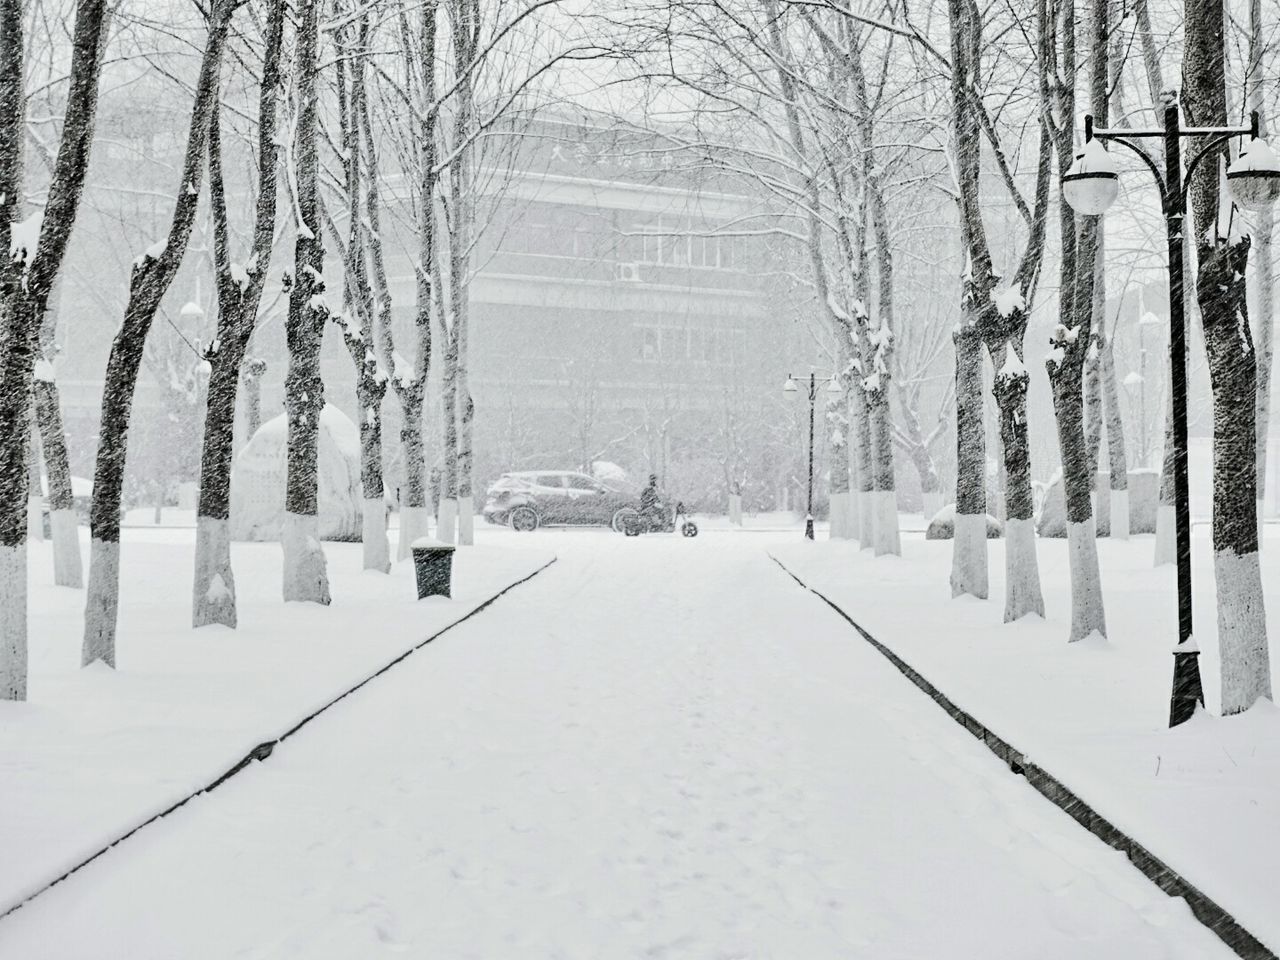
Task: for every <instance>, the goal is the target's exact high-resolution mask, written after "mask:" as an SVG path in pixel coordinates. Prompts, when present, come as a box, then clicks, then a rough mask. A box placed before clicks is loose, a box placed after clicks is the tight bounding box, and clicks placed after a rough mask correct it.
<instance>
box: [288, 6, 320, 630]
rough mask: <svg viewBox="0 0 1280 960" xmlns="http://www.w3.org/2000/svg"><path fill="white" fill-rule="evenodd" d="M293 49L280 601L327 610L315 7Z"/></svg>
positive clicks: (302, 11)
mask: <svg viewBox="0 0 1280 960" xmlns="http://www.w3.org/2000/svg"><path fill="white" fill-rule="evenodd" d="M298 15H299V22H298V32H297V39H296V42H295V50H294V74H295V77H296V83H297V91H296V96H295V116H294V136H293V156H292V157H291V158H290V159H289V162H288V167H289V172H290V175H291V178H292V184H293V191H292V192H293V200H294V219H295V222H296V226H297V233H296V236H295V240H294V247H293V274H292V276H291V278H290V288H289V316H288V319H287V320H286V322H285V341H286V343H287V345H288V348H289V370H288V373H287V374H286V375H285V390H284V396H285V410H286V412H287V415H288V425H289V426H288V437H289V441H288V442H289V446H288V467H287V476H286V479H285V499H284V510H285V514H284V527H283V530H282V533H281V542H282V544H283V547H284V598H285V600H304V601H310V602H312V603H322V604H327V603H329V600H330V597H329V574H328V570H327V565H326V563H325V557H324V551H323V550H322V549H321V547H320V538H319V519H318V517H317V510H318V500H317V498H318V488H317V484H318V475H317V470H316V468H317V457H318V445H319V434H320V414H321V412H322V411H323V410H324V381H323V380H321V378H320V341H321V338H322V337H323V336H324V328H325V323H326V322H327V321H328V319H329V316H330V311H329V306H328V304H327V303H326V302H325V298H324V293H325V285H324V274H323V270H324V245H323V242H322V241H321V239H320V205H319V192H318V182H319V176H320V164H319V158H318V156H317V152H316V144H317V121H316V106H317V99H318V79H319V73H320V59H319V50H318V39H319V20H320V0H301V2H300V4H299V13H298Z"/></svg>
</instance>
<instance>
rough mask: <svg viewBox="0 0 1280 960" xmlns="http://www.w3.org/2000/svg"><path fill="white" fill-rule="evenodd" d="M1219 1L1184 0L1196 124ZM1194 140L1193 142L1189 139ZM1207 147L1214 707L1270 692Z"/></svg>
mask: <svg viewBox="0 0 1280 960" xmlns="http://www.w3.org/2000/svg"><path fill="white" fill-rule="evenodd" d="M1223 17H1224V14H1223V5H1222V3H1221V0H1188V2H1187V21H1186V22H1187V25H1188V28H1187V31H1186V50H1185V52H1184V54H1183V87H1184V89H1185V97H1186V101H1185V102H1186V111H1187V114H1188V115H1189V116H1192V117H1195V119H1196V122H1197V124H1203V125H1219V126H1220V125H1225V124H1226V122H1227V104H1226V84H1225V78H1224V59H1225V50H1224V46H1223V42H1224V41H1223V33H1224V29H1225V24H1224V21H1223ZM1193 143H1198V141H1193ZM1217 160H1218V156H1217V155H1213V156H1210V157H1209V158H1208V161H1207V162H1203V163H1202V164H1201V165H1200V166H1199V167H1198V168H1197V169H1196V172H1195V173H1194V175H1193V178H1192V181H1191V189H1190V198H1191V210H1192V212H1193V214H1194V224H1195V226H1194V236H1195V238H1196V246H1197V254H1198V256H1197V260H1198V263H1199V274H1198V276H1197V278H1196V296H1197V298H1198V300H1199V303H1200V314H1201V323H1202V325H1203V328H1204V335H1205V347H1206V350H1207V353H1208V357H1209V381H1210V384H1211V386H1212V388H1213V549H1214V579H1215V580H1216V582H1217V587H1218V648H1219V652H1220V655H1221V662H1222V712H1223V713H1224V714H1231V713H1239V712H1241V711H1243V710H1247V709H1248V708H1249V707H1251V706H1253V704H1254V703H1255V702H1256V701H1257V700H1258V699H1259V698H1262V697H1270V696H1271V667H1270V662H1269V659H1268V651H1267V632H1266V613H1265V609H1264V605H1263V597H1262V575H1261V570H1260V568H1259V563H1258V515H1257V502H1256V499H1257V428H1256V423H1255V421H1254V419H1253V418H1254V416H1255V414H1256V404H1257V358H1256V356H1255V354H1254V349H1253V338H1252V336H1251V335H1250V332H1249V321H1248V309H1247V306H1246V290H1245V279H1244V277H1245V270H1246V266H1247V263H1248V257H1249V238H1248V237H1247V236H1246V235H1244V234H1243V232H1242V224H1241V220H1240V214H1239V212H1238V211H1236V210H1235V207H1234V205H1233V204H1232V203H1231V202H1230V198H1229V195H1228V193H1227V191H1226V187H1225V183H1224V182H1223V180H1224V178H1223V176H1222V173H1221V166H1220V164H1219V163H1218V162H1216V161H1217Z"/></svg>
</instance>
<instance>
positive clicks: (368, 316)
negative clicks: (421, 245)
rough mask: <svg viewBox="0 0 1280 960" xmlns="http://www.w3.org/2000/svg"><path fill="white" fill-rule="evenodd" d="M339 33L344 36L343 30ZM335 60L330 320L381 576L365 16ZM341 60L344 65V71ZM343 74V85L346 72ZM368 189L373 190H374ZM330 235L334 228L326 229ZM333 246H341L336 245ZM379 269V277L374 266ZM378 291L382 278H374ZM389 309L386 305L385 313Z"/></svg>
mask: <svg viewBox="0 0 1280 960" xmlns="http://www.w3.org/2000/svg"><path fill="white" fill-rule="evenodd" d="M343 32H344V33H345V32H346V31H343ZM338 47H339V50H338V53H339V55H338V58H337V64H336V66H337V70H336V76H337V87H338V125H339V131H340V135H341V142H342V151H341V155H340V159H341V163H342V168H343V182H344V186H345V190H346V200H347V217H348V235H347V240H346V243H345V248H346V254H345V257H344V261H345V269H344V271H343V289H342V312H341V313H339V314H337V316H336V317H335V319H336V320H337V321H338V325H339V328H340V330H341V331H342V341H343V343H344V344H345V346H346V348H347V352H348V353H349V354H350V355H351V362H352V364H353V365H354V367H355V378H356V402H357V406H358V407H359V410H360V482H361V488H362V493H363V505H362V510H361V512H362V517H361V525H360V531H361V533H360V539H361V541H362V544H363V547H364V551H363V552H364V568H365V569H366V570H377V571H380V572H382V573H386V572H387V571H389V570H390V569H391V551H390V545H389V543H388V540H387V511H386V500H385V495H384V490H385V484H384V483H383V479H382V400H383V397H384V396H385V395H386V392H387V379H388V378H387V372H386V368H385V367H383V365H382V364H381V363H379V362H378V356H377V354H376V353H375V351H374V347H375V333H374V323H375V317H374V314H375V312H376V309H377V308H376V307H375V304H374V298H373V292H372V289H371V288H370V286H369V270H368V265H367V260H366V247H367V243H366V240H365V237H366V234H367V227H365V226H363V225H362V216H361V214H362V207H361V203H360V199H361V182H362V180H364V179H365V178H366V176H367V179H369V180H373V179H376V177H377V175H378V171H377V169H376V168H375V167H373V166H372V165H370V166H369V167H368V170H367V172H365V173H362V168H361V154H362V146H361V140H362V137H361V133H360V131H361V118H362V117H363V116H365V114H367V112H368V108H367V106H366V105H365V100H366V95H367V94H366V87H365V71H366V60H367V59H368V55H369V20H368V15H367V14H364V15H362V16H361V17H360V22H359V28H358V37H357V40H356V42H355V44H354V45H353V44H351V43H349V42H344V41H343V40H342V38H341V37H340V38H339V43H338ZM348 61H349V66H348ZM348 70H350V72H351V81H350V85H348V82H347V77H346V75H347V71H348ZM374 189H376V187H375V188H374ZM334 232H335V233H336V229H335V230H334ZM338 245H339V247H341V246H343V244H341V243H339V244H338ZM379 270H380V271H385V268H384V267H382V265H381V263H379ZM380 278H381V281H382V282H381V283H380V286H382V287H385V277H382V275H381V274H380ZM389 308H390V304H389V303H388V304H387V309H389Z"/></svg>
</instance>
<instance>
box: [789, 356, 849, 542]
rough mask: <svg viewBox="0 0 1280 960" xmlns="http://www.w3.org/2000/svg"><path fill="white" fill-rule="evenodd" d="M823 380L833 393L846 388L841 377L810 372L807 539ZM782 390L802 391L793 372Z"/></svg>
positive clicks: (810, 528)
mask: <svg viewBox="0 0 1280 960" xmlns="http://www.w3.org/2000/svg"><path fill="white" fill-rule="evenodd" d="M819 381H822V382H823V383H825V384H827V392H828V393H831V394H843V393H844V388H843V387H841V386H840V378H839V377H835V376H831V377H819V376H817V375H815V374H813V373H810V374H809V472H808V499H807V502H806V504H805V515H804V536H805V539H806V540H812V539H813V421H814V411H815V409H816V407H817V405H818V382H819ZM782 392H783V393H784V394H786V395H787V396H788V397H795V396H796V395H797V394H799V392H800V387H799V385H798V384H797V383H796V381H795V378H794V377H793V376H791V374H787V382H786V383H784V384H783V385H782Z"/></svg>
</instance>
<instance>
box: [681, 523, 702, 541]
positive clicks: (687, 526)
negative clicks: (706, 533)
mask: <svg viewBox="0 0 1280 960" xmlns="http://www.w3.org/2000/svg"><path fill="white" fill-rule="evenodd" d="M680 532H681V533H682V534H684V535H685V536H686V537H696V536H697V535H698V525H697V524H696V523H694V522H693V521H692V520H686V521H685V522H684V525H683V526H682V527H681V528H680Z"/></svg>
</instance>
